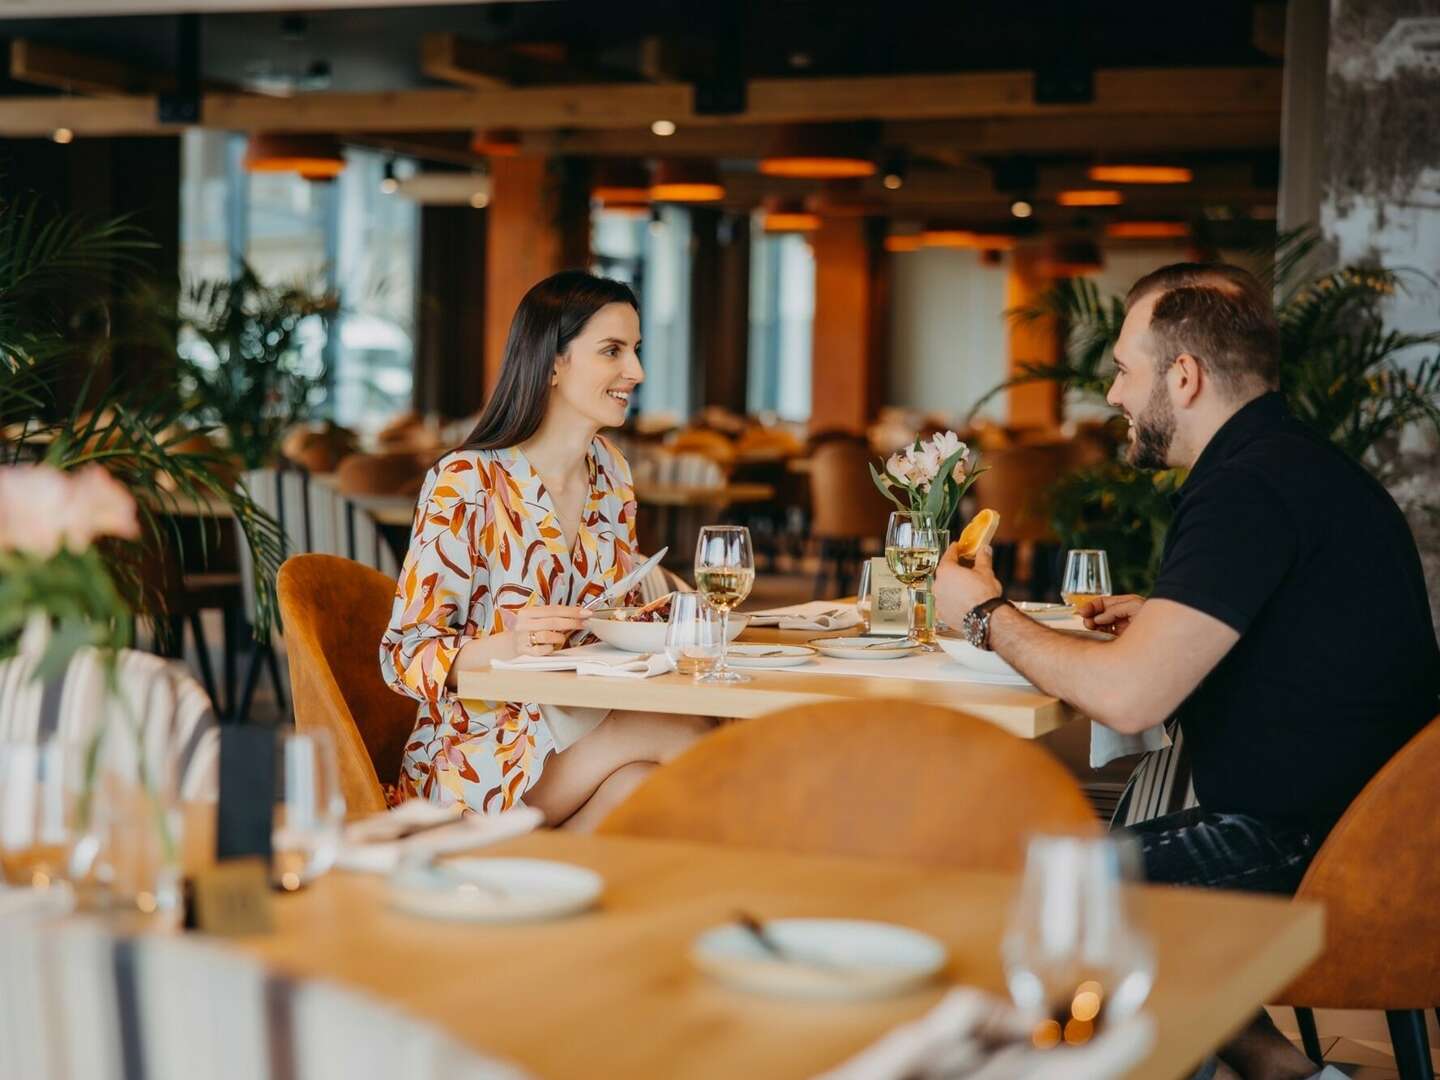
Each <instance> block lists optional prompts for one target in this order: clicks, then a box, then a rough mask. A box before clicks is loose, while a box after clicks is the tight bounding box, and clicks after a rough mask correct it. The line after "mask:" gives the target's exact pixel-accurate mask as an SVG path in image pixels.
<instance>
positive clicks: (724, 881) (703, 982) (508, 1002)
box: [229, 832, 1323, 1080]
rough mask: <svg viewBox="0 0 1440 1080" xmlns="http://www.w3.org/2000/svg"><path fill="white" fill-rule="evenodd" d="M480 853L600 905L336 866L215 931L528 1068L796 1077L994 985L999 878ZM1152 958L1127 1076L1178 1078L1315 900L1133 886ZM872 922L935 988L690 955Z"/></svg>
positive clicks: (1000, 929) (585, 839)
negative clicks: (752, 987)
mask: <svg viewBox="0 0 1440 1080" xmlns="http://www.w3.org/2000/svg"><path fill="white" fill-rule="evenodd" d="M486 854H493V855H501V856H513V857H527V858H543V859H556V860H561V861H564V862H569V863H574V864H577V865H580V866H585V867H589V868H591V869H593V870H595V871H596V872H598V873H599V874H600V875H601V876H602V877H603V879H604V883H605V885H604V892H603V894H602V897H601V899H600V901H599V903H598V906H597V908H596V909H595V910H593V911H590V912H588V913H585V914H581V915H578V916H573V917H569V918H561V919H556V920H551V921H545V922H532V923H517V924H509V925H486V924H480V923H466V922H453V921H430V920H426V919H422V918H417V917H414V916H411V915H408V914H404V913H402V912H400V911H398V910H396V909H394V908H392V907H391V906H389V903H388V900H387V889H388V887H387V885H386V882H385V881H384V880H383V879H382V878H379V877H371V876H364V875H358V874H348V873H342V872H333V873H331V874H329V875H327V876H325V877H323V878H321V879H320V880H319V881H317V882H315V883H314V884H313V885H311V886H310V887H308V888H307V889H305V890H303V891H301V892H299V893H297V894H294V895H283V896H279V897H277V899H276V900H275V904H274V910H275V921H276V929H275V931H274V932H273V933H270V934H266V935H257V936H251V937H242V938H236V939H230V943H229V947H232V948H237V949H240V950H242V951H243V952H245V953H248V954H250V955H252V956H255V957H258V958H260V959H262V960H263V961H264V962H265V963H266V964H267V965H269V966H271V967H273V968H274V969H276V970H279V971H282V972H285V973H288V974H291V975H296V976H305V977H314V978H324V979H331V980H336V981H338V982H340V983H342V984H344V985H348V986H351V987H354V988H358V989H361V990H363V991H366V992H369V993H371V994H373V995H375V996H376V997H377V998H379V999H380V1000H382V1001H384V1002H387V1003H389V1004H392V1005H395V1006H398V1007H400V1008H402V1009H404V1010H406V1011H408V1012H410V1013H412V1014H413V1015H415V1016H417V1017H421V1018H424V1019H427V1020H429V1021H430V1022H432V1023H435V1024H437V1025H439V1026H440V1027H441V1028H443V1029H444V1030H446V1031H447V1032H449V1033H450V1034H452V1035H453V1036H455V1037H456V1038H458V1039H460V1040H461V1041H463V1042H464V1043H466V1044H468V1045H471V1046H473V1047H475V1048H476V1049H477V1050H481V1051H484V1052H487V1053H491V1054H495V1055H498V1056H500V1057H503V1058H507V1059H509V1060H511V1061H513V1062H515V1063H517V1064H518V1065H520V1066H521V1067H523V1068H524V1069H527V1070H529V1071H531V1072H532V1073H534V1074H535V1075H537V1076H539V1077H545V1078H557V1080H558V1078H562V1077H563V1078H570V1077H627V1078H634V1080H643V1078H649V1077H656V1078H670V1077H678V1076H684V1077H694V1078H697V1080H699V1078H710V1077H714V1078H716V1080H720V1078H724V1080H733V1078H734V1077H747V1078H750V1080H768V1078H772V1077H773V1078H782V1077H783V1078H789V1077H797V1078H798V1077H809V1076H813V1075H815V1074H816V1073H817V1072H819V1071H822V1070H824V1069H826V1068H829V1067H833V1066H834V1065H836V1064H838V1063H840V1062H841V1061H843V1060H845V1059H847V1058H848V1057H850V1056H851V1055H853V1054H855V1053H856V1052H858V1051H859V1050H861V1049H862V1048H864V1047H865V1046H866V1045H868V1044H869V1043H871V1042H873V1041H874V1040H875V1039H877V1038H879V1037H880V1036H881V1035H883V1034H884V1033H885V1032H887V1031H888V1030H890V1029H891V1028H893V1027H894V1026H896V1025H897V1024H901V1023H904V1022H906V1021H908V1020H912V1019H914V1018H916V1017H918V1016H920V1015H921V1014H922V1013H924V1012H925V1011H926V1010H927V1009H929V1008H931V1007H932V1006H933V1005H934V1004H935V1003H936V1002H937V1001H938V1000H939V998H940V997H941V995H942V994H943V993H944V991H945V989H946V987H947V986H949V985H955V984H964V985H967V986H974V987H979V988H981V989H984V990H987V991H991V992H993V993H996V994H1002V995H1003V994H1004V993H1005V980H1004V974H1003V971H1002V967H1001V956H1000V943H1001V939H1002V935H1003V933H1004V930H1005V926H1006V920H1007V918H1008V916H1009V913H1010V910H1011V905H1012V902H1013V899H1014V896H1015V893H1016V889H1017V886H1018V880H1017V878H1016V877H1015V876H1013V875H1009V874H1001V873H986V872H975V871H959V870H952V869H944V868H937V867H932V866H922V865H916V864H908V863H899V862H894V863H892V862H885V861H877V860H862V859H851V858H834V857H821V856H810V855H795V854H785V853H779V852H768V851H756V850H750V849H741V848H729V847H719V846H712V845H701V844H692V843H678V842H672V841H661V840H650V839H639V838H628V837H616V836H582V835H576V834H572V833H566V832H543V833H535V834H532V835H530V836H527V837H523V838H521V839H518V840H513V841H509V842H506V843H504V844H500V845H497V846H496V847H494V848H492V849H489V850H488V851H487V852H486ZM1130 906H1131V907H1132V909H1133V910H1134V911H1136V912H1137V913H1138V916H1139V922H1140V924H1141V925H1142V926H1143V927H1144V928H1145V929H1146V931H1147V932H1148V934H1149V935H1150V936H1151V938H1152V940H1153V942H1154V946H1155V951H1156V956H1157V961H1156V979H1155V985H1154V989H1153V992H1152V993H1151V995H1150V998H1149V1000H1148V1002H1147V1004H1146V1009H1147V1010H1148V1011H1149V1012H1150V1014H1151V1016H1152V1017H1153V1019H1154V1022H1155V1028H1156V1041H1155V1044H1154V1046H1153V1048H1152V1049H1151V1051H1150V1053H1149V1054H1148V1056H1147V1057H1146V1058H1145V1059H1144V1060H1143V1061H1142V1062H1141V1063H1140V1064H1139V1066H1138V1067H1136V1068H1135V1069H1134V1070H1133V1071H1132V1072H1131V1074H1130V1075H1131V1076H1132V1077H1137V1078H1154V1080H1172V1078H1178V1077H1182V1076H1185V1075H1187V1073H1188V1072H1189V1071H1190V1070H1191V1069H1192V1068H1194V1067H1195V1066H1196V1064H1197V1063H1198V1062H1199V1061H1200V1060H1202V1058H1203V1057H1204V1056H1205V1055H1206V1054H1207V1053H1209V1052H1210V1051H1211V1050H1213V1048H1214V1047H1216V1046H1217V1045H1219V1044H1220V1043H1221V1042H1222V1041H1223V1040H1224V1039H1225V1038H1226V1037H1227V1036H1229V1035H1230V1034H1231V1033H1233V1032H1234V1031H1235V1030H1236V1029H1238V1028H1239V1027H1240V1026H1241V1025H1242V1024H1243V1023H1244V1022H1245V1021H1246V1020H1247V1019H1248V1018H1249V1017H1250V1016H1251V1015H1253V1014H1254V1012H1255V1011H1256V1010H1257V1009H1259V1008H1260V1006H1262V1005H1263V1004H1264V1003H1265V1002H1266V1001H1267V1000H1269V999H1270V998H1272V997H1273V996H1274V995H1275V994H1277V993H1278V992H1279V991H1280V990H1281V989H1283V988H1284V987H1285V986H1286V985H1287V984H1289V983H1290V982H1291V981H1292V980H1293V979H1294V978H1295V977H1296V976H1297V975H1298V974H1299V973H1300V972H1301V971H1303V970H1304V968H1305V967H1306V966H1307V965H1308V964H1309V963H1310V962H1311V961H1312V960H1314V958H1315V957H1316V956H1318V955H1319V953H1320V950H1321V948H1322V945H1323V912H1322V910H1321V908H1320V907H1319V906H1318V905H1315V904H1309V903H1292V902H1289V901H1284V900H1278V899H1274V898H1267V897H1259V896H1251V895H1243V894H1236V893H1222V892H1215V891H1208V890H1195V889H1180V888H1172V887H1154V886H1136V887H1132V888H1131V889H1130ZM737 911H745V912H749V913H751V914H753V915H755V916H756V917H758V918H760V919H773V918H780V917H800V916H815V917H840V918H863V919H876V920H882V921H886V922H892V923H897V924H901V925H904V926H908V927H912V928H914V929H917V930H920V931H923V932H925V933H928V934H931V935H933V936H934V937H936V938H938V939H939V940H940V941H941V942H942V943H943V944H944V945H945V947H946V948H947V949H948V951H949V959H948V963H947V965H946V967H945V969H944V971H943V973H942V976H941V978H940V980H939V982H937V983H936V984H934V985H931V986H927V987H925V988H923V989H919V990H916V991H911V992H909V993H906V994H904V995H902V996H899V997H892V998H886V999H883V1000H875V1001H861V1002H836V1001H806V1000H787V999H784V998H773V997H763V996H756V995H753V994H750V993H745V992H741V991H738V990H734V989H730V988H727V987H726V986H724V985H721V984H719V983H717V982H715V981H713V980H711V979H710V978H708V977H707V976H705V975H703V974H701V973H700V972H699V971H697V970H696V969H695V967H694V966H693V965H692V964H691V962H690V960H689V959H688V955H687V954H688V950H689V949H690V946H691V943H692V942H693V941H694V939H695V937H696V935H697V934H699V933H700V932H702V931H704V930H705V929H707V928H709V927H713V926H716V925H718V924H721V923H724V922H727V921H729V920H731V919H733V918H734V916H735V913H736V912H737Z"/></svg>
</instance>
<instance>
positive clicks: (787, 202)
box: [760, 199, 820, 233]
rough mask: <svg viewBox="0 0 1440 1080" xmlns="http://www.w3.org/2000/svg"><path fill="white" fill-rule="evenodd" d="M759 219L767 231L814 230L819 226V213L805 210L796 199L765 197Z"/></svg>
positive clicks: (791, 231)
mask: <svg viewBox="0 0 1440 1080" xmlns="http://www.w3.org/2000/svg"><path fill="white" fill-rule="evenodd" d="M760 220H761V225H762V227H763V228H764V230H765V231H766V232H767V233H800V232H814V231H815V230H816V229H818V228H820V215H819V214H817V213H815V212H814V211H812V210H807V209H806V208H805V204H804V203H803V202H801V201H800V200H798V199H767V200H766V201H765V206H764V207H763V209H762V210H761V216H760Z"/></svg>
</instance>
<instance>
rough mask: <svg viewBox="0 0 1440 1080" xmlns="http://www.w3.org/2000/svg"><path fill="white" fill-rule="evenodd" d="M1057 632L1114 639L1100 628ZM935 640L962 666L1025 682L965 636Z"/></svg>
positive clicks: (946, 636) (998, 657)
mask: <svg viewBox="0 0 1440 1080" xmlns="http://www.w3.org/2000/svg"><path fill="white" fill-rule="evenodd" d="M1054 630H1055V632H1056V633H1059V634H1073V635H1075V636H1076V637H1085V638H1091V639H1092V640H1095V641H1113V640H1114V638H1113V636H1112V635H1110V634H1102V633H1100V632H1099V631H1098V630H1070V629H1068V628H1066V627H1055V628H1054ZM935 640H936V641H938V642H939V643H940V647H941V648H942V649H944V650H945V652H946V654H947V655H948V656H949V657H950V659H952V660H954V661H955V662H956V663H957V664H959V665H960V666H961V667H964V668H969V669H970V670H971V671H983V672H986V673H987V674H990V675H1008V676H1010V677H1011V678H1014V679H1018V680H1019V681H1020V682H1025V681H1026V679H1025V676H1024V675H1021V674H1020V672H1018V671H1016V670H1015V669H1014V668H1013V667H1011V666H1010V665H1009V664H1007V663H1006V662H1005V661H1004V660H1003V659H1002V658H1001V656H1000V654H999V653H994V652H987V651H986V650H984V649H977V648H975V646H974V645H971V644H970V643H969V642H968V641H966V640H965V639H964V638H962V637H960V636H959V635H957V634H953V633H951V634H937V635H936V636H935Z"/></svg>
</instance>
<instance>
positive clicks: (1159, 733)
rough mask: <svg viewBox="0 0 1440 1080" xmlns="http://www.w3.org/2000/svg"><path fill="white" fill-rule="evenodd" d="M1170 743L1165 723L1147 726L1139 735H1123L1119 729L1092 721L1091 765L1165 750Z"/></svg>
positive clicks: (1097, 765) (1094, 765)
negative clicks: (1115, 729) (1151, 751)
mask: <svg viewBox="0 0 1440 1080" xmlns="http://www.w3.org/2000/svg"><path fill="white" fill-rule="evenodd" d="M1169 745H1170V736H1169V735H1168V734H1167V733H1166V731H1165V725H1164V724H1156V725H1155V726H1154V727H1152V728H1146V729H1145V730H1144V731H1142V732H1140V734H1138V735H1122V734H1120V732H1118V731H1114V730H1112V729H1111V728H1108V727H1106V726H1105V725H1104V724H1097V723H1096V722H1095V721H1094V720H1091V721H1090V767H1091V768H1092V769H1098V768H1100V766H1101V765H1108V764H1110V762H1112V761H1114V760H1115V759H1116V758H1122V757H1129V756H1130V755H1131V754H1143V753H1145V752H1146V751H1149V750H1163V749H1165V747H1167V746H1169Z"/></svg>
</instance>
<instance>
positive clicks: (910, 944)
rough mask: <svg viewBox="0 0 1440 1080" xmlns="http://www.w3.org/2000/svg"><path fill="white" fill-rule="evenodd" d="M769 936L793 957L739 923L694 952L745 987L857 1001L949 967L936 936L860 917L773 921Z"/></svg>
mask: <svg viewBox="0 0 1440 1080" xmlns="http://www.w3.org/2000/svg"><path fill="white" fill-rule="evenodd" d="M765 933H766V935H767V936H768V937H769V938H770V939H771V940H773V941H774V942H775V943H776V944H777V945H779V946H780V948H781V949H782V950H784V952H785V953H786V955H785V956H778V955H776V954H775V953H772V952H770V951H768V950H767V949H766V948H765V947H764V946H763V945H761V944H760V942H758V941H756V940H755V938H754V936H753V935H751V934H750V933H749V932H748V931H746V930H745V929H744V928H743V927H741V926H738V925H736V924H734V923H730V924H727V925H725V926H717V927H713V928H712V929H710V930H706V931H705V932H704V933H702V934H701V935H700V936H699V937H697V938H696V939H695V941H694V943H693V944H692V945H691V947H690V959H691V961H692V962H693V963H694V964H695V966H696V967H697V968H699V969H700V970H701V971H703V972H705V973H706V974H707V975H710V976H712V977H714V978H716V979H719V980H720V981H721V982H723V983H725V984H727V985H729V986H733V987H735V988H736V989H739V990H748V991H751V992H753V993H758V994H773V995H777V996H781V997H802V998H823V999H830V1000H857V999H863V998H877V997H888V996H890V995H892V994H901V993H904V992H905V991H907V990H910V989H913V988H914V987H916V986H920V985H922V984H924V983H926V982H929V981H930V980H931V979H933V978H934V977H935V975H936V974H937V973H938V972H939V971H940V970H941V969H942V968H943V967H944V966H945V959H946V950H945V946H944V945H942V944H941V943H940V942H939V941H937V940H936V939H935V938H933V937H930V936H929V935H928V934H922V933H920V932H919V931H918V930H911V929H909V928H907V927H904V926H893V925H891V924H889V923H881V922H868V921H863V920H859V919H773V920H771V921H769V922H767V923H766V924H765Z"/></svg>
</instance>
